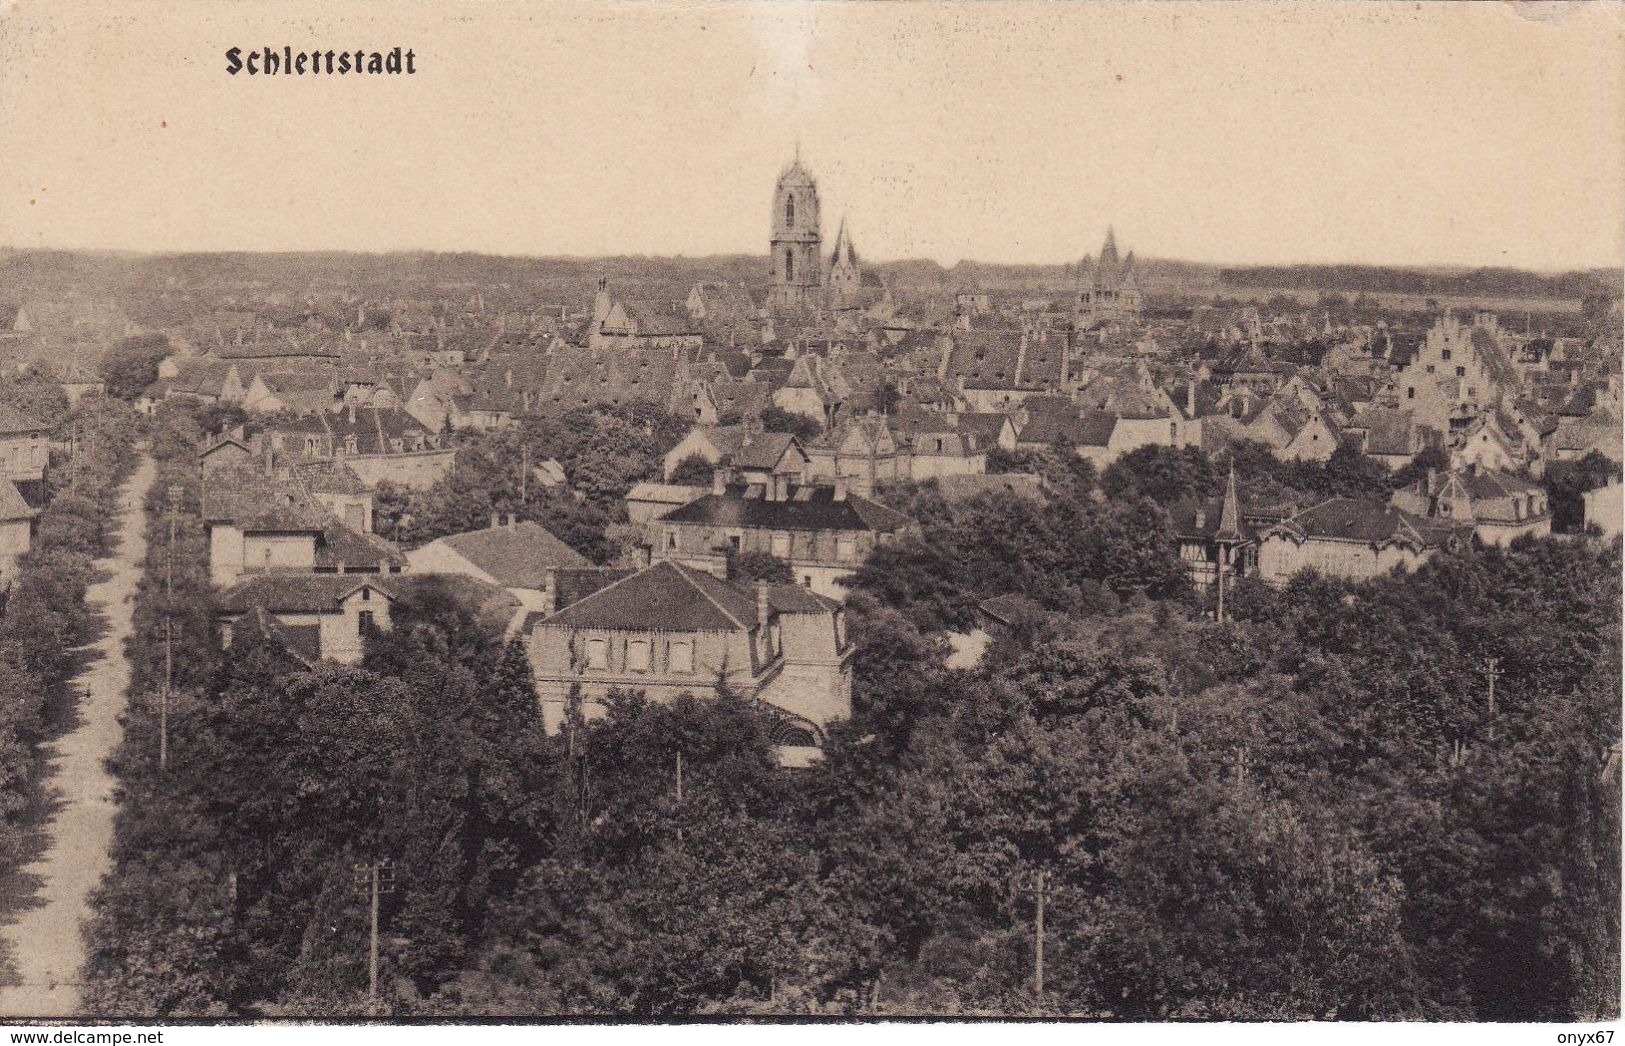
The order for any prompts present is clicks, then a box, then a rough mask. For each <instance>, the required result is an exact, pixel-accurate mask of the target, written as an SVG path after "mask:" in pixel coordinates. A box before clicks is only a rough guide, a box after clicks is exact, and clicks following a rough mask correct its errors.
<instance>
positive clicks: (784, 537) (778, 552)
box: [773, 534, 790, 559]
mask: <svg viewBox="0 0 1625 1046" xmlns="http://www.w3.org/2000/svg"><path fill="white" fill-rule="evenodd" d="M773 554H774V555H775V556H778V557H779V558H780V559H789V558H790V535H789V534H774V535H773Z"/></svg>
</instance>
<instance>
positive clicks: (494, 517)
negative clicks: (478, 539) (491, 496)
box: [491, 512, 502, 530]
mask: <svg viewBox="0 0 1625 1046" xmlns="http://www.w3.org/2000/svg"><path fill="white" fill-rule="evenodd" d="M501 523H502V517H501V516H500V515H498V514H497V513H495V512H493V513H491V529H492V530H495V529H496V528H497V527H498V526H500V525H501Z"/></svg>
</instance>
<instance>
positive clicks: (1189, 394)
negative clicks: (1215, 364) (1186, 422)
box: [1185, 378, 1196, 418]
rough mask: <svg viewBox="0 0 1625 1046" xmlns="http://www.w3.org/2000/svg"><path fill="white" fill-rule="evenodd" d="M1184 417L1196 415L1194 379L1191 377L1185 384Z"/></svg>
mask: <svg viewBox="0 0 1625 1046" xmlns="http://www.w3.org/2000/svg"><path fill="white" fill-rule="evenodd" d="M1185 417H1187V418H1194V417H1196V379H1195V378H1192V379H1191V380H1190V381H1188V382H1186V384H1185Z"/></svg>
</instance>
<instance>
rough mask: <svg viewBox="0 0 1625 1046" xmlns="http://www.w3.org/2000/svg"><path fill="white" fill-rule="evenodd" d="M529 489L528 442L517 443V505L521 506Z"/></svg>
mask: <svg viewBox="0 0 1625 1046" xmlns="http://www.w3.org/2000/svg"><path fill="white" fill-rule="evenodd" d="M529 491H530V444H529V443H521V444H520V445H519V506H520V508H523V507H524V505H525V499H526V498H527V497H528V496H529Z"/></svg>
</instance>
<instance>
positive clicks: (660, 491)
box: [626, 482, 709, 505]
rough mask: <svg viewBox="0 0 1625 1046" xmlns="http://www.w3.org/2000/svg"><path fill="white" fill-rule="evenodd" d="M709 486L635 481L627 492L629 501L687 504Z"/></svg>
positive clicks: (703, 492)
mask: <svg viewBox="0 0 1625 1046" xmlns="http://www.w3.org/2000/svg"><path fill="white" fill-rule="evenodd" d="M708 489H709V488H707V487H696V486H693V485H690V484H687V483H649V482H644V483H634V484H633V485H632V489H631V490H629V491H627V492H626V500H628V501H652V502H655V503H657V504H662V505H686V504H688V503H689V502H690V501H693V500H694V499H695V498H698V497H701V496H703V495H704V494H705V492H706V491H707V490H708Z"/></svg>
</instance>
